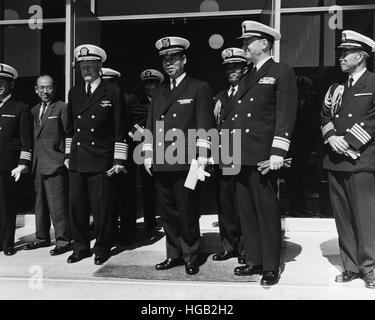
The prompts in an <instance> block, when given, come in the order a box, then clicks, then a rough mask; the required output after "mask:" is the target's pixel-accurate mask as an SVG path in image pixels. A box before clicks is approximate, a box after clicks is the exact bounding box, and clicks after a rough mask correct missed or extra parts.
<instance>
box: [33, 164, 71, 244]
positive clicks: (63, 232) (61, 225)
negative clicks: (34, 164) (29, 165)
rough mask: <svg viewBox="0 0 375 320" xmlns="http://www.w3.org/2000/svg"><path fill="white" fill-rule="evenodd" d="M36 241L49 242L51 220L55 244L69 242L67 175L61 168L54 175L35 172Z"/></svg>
mask: <svg viewBox="0 0 375 320" xmlns="http://www.w3.org/2000/svg"><path fill="white" fill-rule="evenodd" d="M35 192H36V199H35V223H36V232H35V236H36V241H47V242H50V227H51V220H52V224H53V227H54V229H55V239H56V246H58V247H63V246H66V245H67V244H69V242H70V234H69V207H68V177H67V172H66V169H64V168H62V169H61V170H60V171H59V172H58V173H56V174H54V175H43V174H41V173H40V172H39V171H38V170H36V173H35Z"/></svg>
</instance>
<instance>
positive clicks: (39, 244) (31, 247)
mask: <svg viewBox="0 0 375 320" xmlns="http://www.w3.org/2000/svg"><path fill="white" fill-rule="evenodd" d="M50 245H51V243H50V242H49V241H39V242H37V241H33V242H30V243H28V244H26V246H25V247H24V248H23V250H34V249H38V248H44V247H49V246H50Z"/></svg>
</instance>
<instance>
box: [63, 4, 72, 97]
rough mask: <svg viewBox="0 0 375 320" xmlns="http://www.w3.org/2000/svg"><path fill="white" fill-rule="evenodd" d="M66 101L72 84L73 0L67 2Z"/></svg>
mask: <svg viewBox="0 0 375 320" xmlns="http://www.w3.org/2000/svg"><path fill="white" fill-rule="evenodd" d="M65 6H66V8H65V102H68V93H69V89H70V87H71V84H72V14H73V10H72V0H66V4H65Z"/></svg>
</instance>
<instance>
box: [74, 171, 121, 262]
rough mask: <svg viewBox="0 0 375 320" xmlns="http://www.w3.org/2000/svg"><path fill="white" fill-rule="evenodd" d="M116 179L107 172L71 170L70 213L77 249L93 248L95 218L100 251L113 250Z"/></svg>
mask: <svg viewBox="0 0 375 320" xmlns="http://www.w3.org/2000/svg"><path fill="white" fill-rule="evenodd" d="M114 192H115V190H114V186H113V181H112V180H111V178H109V177H108V176H107V175H106V174H105V173H81V172H76V171H69V208H70V210H69V211H70V212H69V217H70V227H71V236H72V240H74V241H75V242H74V245H73V246H74V253H76V254H79V252H80V251H84V250H88V249H90V235H89V220H90V213H92V215H93V218H94V228H95V231H96V232H95V233H96V242H95V246H94V252H95V254H97V255H108V254H109V253H110V250H111V247H112V244H113V239H112V230H113V213H114V211H113V206H114Z"/></svg>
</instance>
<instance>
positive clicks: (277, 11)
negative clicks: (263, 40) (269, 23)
mask: <svg viewBox="0 0 375 320" xmlns="http://www.w3.org/2000/svg"><path fill="white" fill-rule="evenodd" d="M272 15H273V18H274V20H273V22H274V23H273V28H275V29H276V30H277V31H278V32H280V21H281V0H272ZM273 56H274V58H275V61H276V62H279V61H280V40H279V41H275V44H274V46H273Z"/></svg>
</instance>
